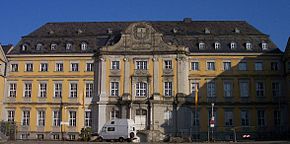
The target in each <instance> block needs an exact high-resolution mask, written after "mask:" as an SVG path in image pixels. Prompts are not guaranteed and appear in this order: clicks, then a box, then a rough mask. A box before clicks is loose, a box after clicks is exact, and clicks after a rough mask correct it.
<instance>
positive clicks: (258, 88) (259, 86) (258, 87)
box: [256, 82, 264, 97]
mask: <svg viewBox="0 0 290 144" xmlns="http://www.w3.org/2000/svg"><path fill="white" fill-rule="evenodd" d="M256 95H257V97H263V96H264V82H256Z"/></svg>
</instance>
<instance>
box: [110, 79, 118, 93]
mask: <svg viewBox="0 0 290 144" xmlns="http://www.w3.org/2000/svg"><path fill="white" fill-rule="evenodd" d="M111 96H119V82H111Z"/></svg>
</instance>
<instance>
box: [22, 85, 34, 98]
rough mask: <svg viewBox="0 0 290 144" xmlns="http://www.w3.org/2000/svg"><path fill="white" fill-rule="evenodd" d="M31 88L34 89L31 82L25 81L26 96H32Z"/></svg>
mask: <svg viewBox="0 0 290 144" xmlns="http://www.w3.org/2000/svg"><path fill="white" fill-rule="evenodd" d="M31 89H32V84H31V83H24V97H26V98H30V97H31Z"/></svg>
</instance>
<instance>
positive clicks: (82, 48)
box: [81, 42, 88, 51]
mask: <svg viewBox="0 0 290 144" xmlns="http://www.w3.org/2000/svg"><path fill="white" fill-rule="evenodd" d="M87 49H88V43H86V42H82V43H81V50H82V51H85V50H87Z"/></svg>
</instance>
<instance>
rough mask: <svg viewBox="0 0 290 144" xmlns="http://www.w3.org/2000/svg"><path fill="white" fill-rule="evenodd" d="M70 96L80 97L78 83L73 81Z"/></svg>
mask: <svg viewBox="0 0 290 144" xmlns="http://www.w3.org/2000/svg"><path fill="white" fill-rule="evenodd" d="M69 97H70V98H77V97H78V83H76V82H71V83H70V95H69Z"/></svg>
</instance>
